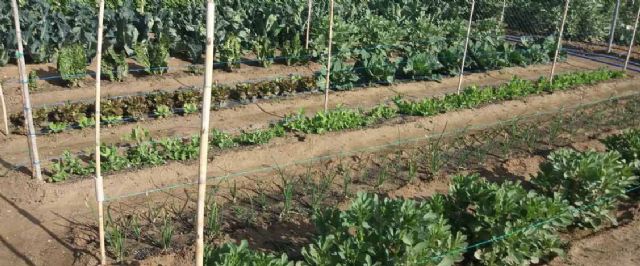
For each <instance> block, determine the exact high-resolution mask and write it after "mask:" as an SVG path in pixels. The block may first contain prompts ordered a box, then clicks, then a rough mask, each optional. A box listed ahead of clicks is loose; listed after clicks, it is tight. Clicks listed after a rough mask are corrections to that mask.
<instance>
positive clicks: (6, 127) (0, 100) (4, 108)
mask: <svg viewBox="0 0 640 266" xmlns="http://www.w3.org/2000/svg"><path fill="white" fill-rule="evenodd" d="M0 104H2V118H3V119H4V132H5V134H6V135H7V136H9V135H10V134H11V133H10V132H9V120H7V105H6V104H5V102H4V91H3V90H2V82H0Z"/></svg>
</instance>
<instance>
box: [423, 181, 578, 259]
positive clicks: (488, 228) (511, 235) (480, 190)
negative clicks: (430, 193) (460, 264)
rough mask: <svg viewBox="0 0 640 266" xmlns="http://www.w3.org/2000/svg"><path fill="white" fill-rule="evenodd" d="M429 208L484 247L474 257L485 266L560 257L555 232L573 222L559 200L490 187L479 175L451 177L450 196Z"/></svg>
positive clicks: (509, 185)
mask: <svg viewBox="0 0 640 266" xmlns="http://www.w3.org/2000/svg"><path fill="white" fill-rule="evenodd" d="M430 204H431V208H432V209H433V210H435V211H438V210H440V211H443V212H444V213H446V214H447V215H448V217H447V218H448V219H449V220H450V221H452V223H453V224H452V225H453V226H454V227H455V228H456V229H457V230H460V231H462V232H463V233H465V234H466V235H468V237H469V241H470V242H471V243H486V245H478V246H477V247H476V250H475V253H474V257H475V258H476V259H477V260H479V261H481V262H482V264H484V265H528V264H531V263H539V262H540V260H541V259H542V258H544V257H547V256H550V255H552V254H554V253H556V254H558V253H560V254H561V253H562V250H561V244H562V243H561V241H560V237H559V236H558V235H557V231H558V230H559V229H561V228H564V227H565V226H567V225H569V224H570V223H571V212H570V210H571V209H570V207H569V206H568V204H567V202H565V201H563V200H562V199H561V198H559V197H549V198H548V197H544V196H542V195H538V194H536V193H535V192H527V191H526V190H525V189H524V188H523V187H522V186H521V185H520V184H518V183H513V182H505V183H503V184H501V185H498V184H495V183H489V182H488V181H487V180H485V179H482V178H480V176H478V175H460V176H455V177H454V178H453V183H452V185H451V187H450V189H449V195H447V196H436V197H434V199H432V201H431V203H430ZM487 241H489V242H490V243H487Z"/></svg>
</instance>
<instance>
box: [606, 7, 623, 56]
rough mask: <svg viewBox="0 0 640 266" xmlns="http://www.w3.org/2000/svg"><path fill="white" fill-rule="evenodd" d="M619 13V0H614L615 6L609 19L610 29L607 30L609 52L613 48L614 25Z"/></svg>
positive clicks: (616, 22)
mask: <svg viewBox="0 0 640 266" xmlns="http://www.w3.org/2000/svg"><path fill="white" fill-rule="evenodd" d="M619 14H620V0H617V1H616V7H615V9H614V11H613V18H612V19H611V29H610V30H609V47H608V48H607V53H611V49H612V48H613V38H614V35H615V33H616V26H617V25H618V16H619Z"/></svg>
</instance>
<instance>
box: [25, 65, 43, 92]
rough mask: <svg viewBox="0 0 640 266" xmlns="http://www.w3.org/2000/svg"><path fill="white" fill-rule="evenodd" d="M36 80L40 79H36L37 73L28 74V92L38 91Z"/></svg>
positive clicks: (33, 71) (32, 71)
mask: <svg viewBox="0 0 640 266" xmlns="http://www.w3.org/2000/svg"><path fill="white" fill-rule="evenodd" d="M38 80H40V78H39V77H38V73H37V72H36V71H35V70H31V72H29V78H28V81H27V83H28V84H29V90H30V91H37V90H38Z"/></svg>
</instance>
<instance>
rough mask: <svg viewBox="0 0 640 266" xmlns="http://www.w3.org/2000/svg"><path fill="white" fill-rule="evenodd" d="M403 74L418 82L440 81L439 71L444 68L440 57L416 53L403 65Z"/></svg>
mask: <svg viewBox="0 0 640 266" xmlns="http://www.w3.org/2000/svg"><path fill="white" fill-rule="evenodd" d="M402 65H403V67H402V72H403V73H404V74H405V75H407V76H409V77H411V78H413V79H418V80H440V79H442V76H441V75H440V74H439V73H438V71H439V70H440V69H441V68H442V67H443V66H442V64H441V63H440V61H438V57H437V56H434V55H431V54H427V53H416V54H414V55H411V56H410V57H408V58H406V59H405V60H404V62H403V63H402Z"/></svg>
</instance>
